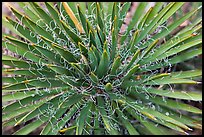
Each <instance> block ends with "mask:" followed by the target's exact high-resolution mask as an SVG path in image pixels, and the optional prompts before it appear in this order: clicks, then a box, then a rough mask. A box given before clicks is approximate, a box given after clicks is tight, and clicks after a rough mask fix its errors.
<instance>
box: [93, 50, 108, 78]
mask: <svg viewBox="0 0 204 137" xmlns="http://www.w3.org/2000/svg"><path fill="white" fill-rule="evenodd" d="M108 66H109V57H108V53H107V51H106V50H104V52H103V54H102V57H101V60H100V63H99V66H98V69H97V71H96V74H97V76H98V78H102V77H103V76H104V75H105V74H106V73H107V71H108Z"/></svg>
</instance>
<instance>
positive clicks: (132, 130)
mask: <svg viewBox="0 0 204 137" xmlns="http://www.w3.org/2000/svg"><path fill="white" fill-rule="evenodd" d="M113 106H114V108H115V110H116V113H117V114H118V115H119V118H120V120H121V121H122V123H123V126H124V127H126V129H127V130H128V132H129V134H130V135H139V133H138V132H137V131H136V130H135V128H134V126H133V125H132V124H131V123H130V122H129V120H128V119H126V117H125V115H124V113H123V112H122V111H121V110H119V109H118V108H116V104H115V103H114V104H113Z"/></svg>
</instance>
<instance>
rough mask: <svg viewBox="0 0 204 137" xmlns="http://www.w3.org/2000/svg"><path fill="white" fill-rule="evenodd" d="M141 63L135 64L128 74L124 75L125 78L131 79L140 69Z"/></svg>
mask: <svg viewBox="0 0 204 137" xmlns="http://www.w3.org/2000/svg"><path fill="white" fill-rule="evenodd" d="M139 66H140V65H139V64H138V65H135V66H134V67H132V68H131V69H130V70H129V71H128V72H127V73H126V75H125V76H124V77H123V79H124V80H127V79H129V78H130V77H131V76H132V75H133V74H134V73H135V72H136V71H137V70H138V69H139Z"/></svg>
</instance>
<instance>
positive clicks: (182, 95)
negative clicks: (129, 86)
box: [136, 87, 202, 101]
mask: <svg viewBox="0 0 204 137" xmlns="http://www.w3.org/2000/svg"><path fill="white" fill-rule="evenodd" d="M137 89H138V90H140V91H142V90H143V91H144V89H142V88H139V87H138V88H137ZM137 89H136V90H137ZM145 92H148V93H151V94H156V95H160V96H165V97H170V98H178V99H184V100H194V101H201V100H202V95H201V94H199V93H196V92H185V91H169V90H159V89H156V88H146V89H145Z"/></svg>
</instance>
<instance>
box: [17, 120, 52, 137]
mask: <svg viewBox="0 0 204 137" xmlns="http://www.w3.org/2000/svg"><path fill="white" fill-rule="evenodd" d="M48 119H49V117H45V116H43V117H41V118H40V120H36V121H34V122H32V123H30V124H28V125H26V126H24V127H23V128H21V129H20V130H18V131H16V132H15V133H14V134H13V135H27V134H29V133H30V132H32V131H33V130H35V129H36V128H38V127H39V126H41V125H42V124H43V123H44V122H46V121H47V120H48Z"/></svg>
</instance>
